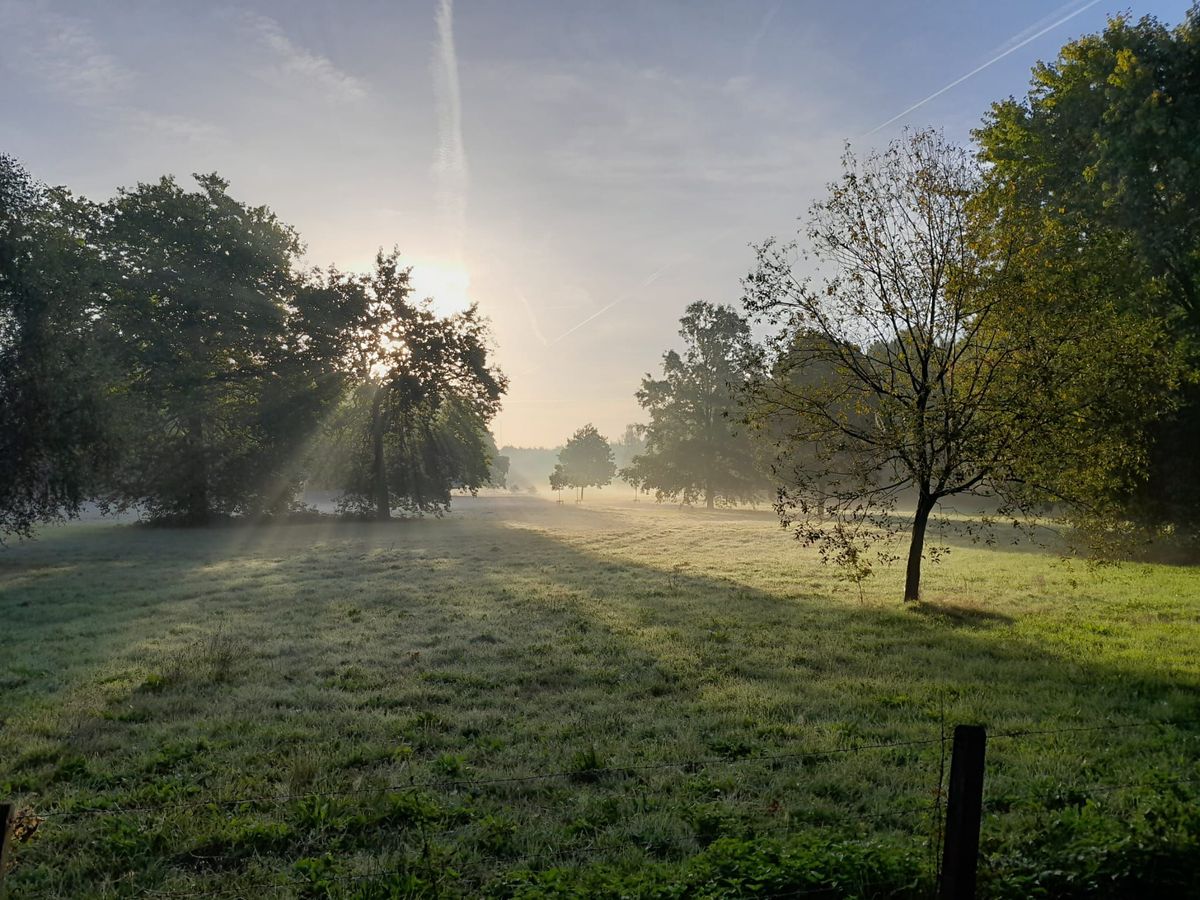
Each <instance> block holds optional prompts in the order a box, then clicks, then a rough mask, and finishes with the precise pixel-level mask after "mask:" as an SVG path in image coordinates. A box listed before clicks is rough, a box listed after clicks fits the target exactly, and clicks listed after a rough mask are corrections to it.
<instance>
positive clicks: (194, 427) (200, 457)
mask: <svg viewBox="0 0 1200 900" xmlns="http://www.w3.org/2000/svg"><path fill="white" fill-rule="evenodd" d="M187 434H188V436H187V440H188V444H189V450H190V453H189V454H188V455H189V457H190V460H189V466H190V468H191V473H190V478H189V484H188V491H187V500H186V503H187V511H186V513H185V515H186V516H187V520H188V521H189V522H191V523H192V524H193V525H203V524H204V523H205V522H207V521H208V453H207V452H206V450H205V448H204V416H203V415H201V414H200V413H192V414H191V415H189V416H188V425H187Z"/></svg>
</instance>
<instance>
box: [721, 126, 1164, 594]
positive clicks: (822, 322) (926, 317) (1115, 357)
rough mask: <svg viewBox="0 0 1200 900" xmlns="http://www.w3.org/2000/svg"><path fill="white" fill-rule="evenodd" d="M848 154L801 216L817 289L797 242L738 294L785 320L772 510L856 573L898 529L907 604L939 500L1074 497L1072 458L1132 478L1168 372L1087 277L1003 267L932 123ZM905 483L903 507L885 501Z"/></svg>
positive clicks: (1102, 478)
mask: <svg viewBox="0 0 1200 900" xmlns="http://www.w3.org/2000/svg"><path fill="white" fill-rule="evenodd" d="M844 167H845V171H844V174H843V176H842V178H841V180H839V181H838V182H836V183H834V184H833V185H831V186H830V193H829V196H828V197H827V198H826V199H825V200H822V201H820V202H818V203H816V204H814V205H813V207H812V211H811V214H810V220H809V227H808V233H807V235H808V239H809V243H810V245H811V254H812V257H811V262H813V263H815V265H816V267H817V270H818V272H819V273H821V274H823V276H824V281H823V284H822V285H821V286H820V287H814V286H813V285H812V284H811V282H809V281H808V280H806V279H803V278H801V277H799V276H797V275H796V273H795V269H794V258H795V252H794V247H792V246H780V245H778V244H776V243H774V242H772V241H768V242H766V243H764V244H763V245H761V246H760V248H759V251H758V267H757V269H756V271H755V272H754V273H753V274H752V275H751V276H750V277H749V278H748V279H747V282H746V288H747V294H746V300H745V302H746V306H747V308H748V309H749V310H750V311H751V312H752V313H754V314H756V315H758V316H760V317H762V318H763V319H765V320H767V321H769V322H771V323H773V324H774V325H776V326H777V332H776V334H775V335H774V337H773V338H772V340H771V342H770V345H769V349H770V357H771V358H770V360H769V368H768V369H767V373H766V374H765V375H764V376H763V377H762V379H761V380H760V381H758V382H756V383H755V384H753V385H752V386H751V392H750V393H751V405H752V408H755V409H758V410H759V411H760V414H762V415H765V416H766V417H768V418H772V417H773V418H774V419H775V421H774V422H773V423H771V429H769V430H773V431H774V433H775V434H776V435H777V436H778V437H779V439H780V445H781V451H782V455H783V456H784V457H786V455H787V453H788V451H789V450H791V449H795V451H796V452H797V454H798V455H799V456H800V458H801V459H802V460H803V464H802V465H797V466H795V467H793V468H792V469H790V470H788V475H789V478H788V479H787V481H786V482H785V484H784V485H783V487H782V488H781V489H780V492H779V500H778V506H777V509H778V512H779V514H780V518H781V521H782V522H783V523H784V524H785V525H786V526H791V527H793V528H794V529H795V533H796V536H797V538H799V539H800V540H801V541H803V542H804V543H805V544H809V545H815V546H817V547H818V548H819V549H820V550H821V551H822V554H823V555H824V556H825V557H826V558H827V559H828V558H832V559H834V560H836V561H837V562H840V563H843V564H845V565H846V566H848V567H850V568H851V569H853V570H855V572H856V574H858V575H861V574H862V573H863V571H864V568H865V567H866V566H867V565H868V562H867V557H866V555H865V551H866V549H867V548H868V547H870V546H871V545H872V544H873V543H874V542H876V541H880V540H882V541H883V544H882V547H883V548H884V549H883V550H882V551H878V552H880V553H881V555H882V556H883V558H885V559H886V558H889V556H890V550H889V549H888V547H889V544H890V540H889V539H890V538H892V537H893V536H895V535H896V534H897V532H898V531H899V530H901V529H905V530H907V531H908V532H909V547H908V553H907V566H906V572H905V584H904V599H905V600H906V601H915V600H917V599H918V598H919V596H920V585H921V562H922V559H923V558H924V556H925V555H926V552H927V551H926V533H927V528H928V525H929V522H930V518H931V516H932V514H933V513H934V510H935V508H936V507H937V505H938V503H939V501H941V500H943V499H944V498H946V497H951V496H955V495H962V494H973V495H977V496H983V497H987V498H991V499H993V500H995V501H996V502H997V503H999V505H1000V509H1001V511H1002V512H1003V513H1005V514H1007V515H1012V516H1014V517H1021V516H1023V515H1024V514H1026V513H1028V512H1029V511H1030V510H1031V508H1032V507H1033V506H1034V505H1035V504H1037V503H1039V502H1044V501H1045V500H1046V499H1047V498H1052V499H1057V500H1069V499H1073V498H1071V496H1070V493H1069V489H1070V485H1069V483H1068V482H1067V480H1066V479H1063V478H1061V477H1060V476H1061V473H1062V472H1064V471H1070V472H1074V473H1079V474H1081V475H1087V476H1088V477H1089V479H1090V483H1091V484H1101V483H1103V484H1107V485H1117V484H1122V483H1125V482H1126V481H1128V480H1131V479H1135V478H1136V477H1137V475H1138V474H1139V472H1138V461H1139V459H1140V458H1141V457H1142V454H1143V453H1144V445H1145V441H1144V431H1145V426H1146V425H1147V424H1148V423H1150V422H1152V421H1153V420H1154V419H1155V417H1156V416H1158V415H1159V414H1160V413H1161V411H1162V409H1163V408H1164V406H1169V391H1170V389H1171V387H1172V372H1173V370H1172V368H1171V366H1170V365H1169V361H1168V362H1164V356H1163V354H1162V352H1161V346H1160V345H1159V335H1158V333H1157V332H1156V331H1155V330H1154V329H1153V328H1150V329H1146V328H1144V327H1143V323H1142V322H1140V321H1138V320H1134V319H1130V318H1129V317H1123V316H1121V315H1120V314H1119V313H1118V312H1116V311H1114V310H1112V309H1110V308H1108V307H1106V306H1104V305H1102V304H1101V305H1096V304H1094V303H1093V302H1091V301H1092V299H1093V298H1092V297H1091V296H1090V295H1088V294H1087V293H1086V288H1087V285H1086V284H1082V283H1081V284H1080V285H1079V288H1080V292H1081V293H1080V294H1079V296H1078V297H1077V299H1076V302H1075V303H1074V304H1072V305H1071V306H1069V307H1067V306H1063V307H1060V308H1056V309H1045V308H1039V307H1037V306H1036V305H1034V304H1032V303H1031V302H1030V297H1029V295H1028V294H1027V293H1026V292H1025V291H1024V290H1023V286H1022V284H1021V282H1020V281H1019V280H1018V279H1015V278H1014V275H1013V273H1012V272H1010V270H1009V269H1008V266H1007V260H1008V259H1010V258H1011V256H1012V255H1013V253H1015V252H1019V249H1020V248H1019V247H1017V248H1014V247H1012V246H1009V245H1007V244H1003V243H1001V244H990V243H989V237H988V236H989V235H990V234H991V232H988V231H987V226H988V225H989V224H990V222H988V221H987V220H986V219H985V220H983V222H982V224H980V221H979V220H977V219H976V217H975V216H974V215H973V213H972V210H971V199H972V197H973V196H974V194H975V191H976V190H977V188H978V185H979V177H980V174H979V171H978V167H977V165H976V164H975V162H974V161H973V160H972V159H971V157H970V156H969V155H968V154H967V153H966V152H965V151H963V150H961V149H958V148H956V147H954V146H952V145H950V144H948V143H947V142H946V141H945V140H944V139H943V138H942V137H941V136H940V135H938V134H937V133H935V132H917V133H912V134H910V135H908V136H907V137H906V138H905V139H903V140H899V141H895V142H893V143H892V144H891V145H890V146H889V147H888V149H887V150H885V151H883V152H881V153H875V154H872V155H870V156H868V157H867V158H866V159H865V160H864V161H862V162H861V163H860V162H859V161H858V160H857V159H856V158H855V157H854V156H852V155H851V154H850V153H849V152H847V155H846V158H845V164H844ZM980 230H983V231H984V232H985V234H984V235H983V236H981V235H980V234H979V232H980ZM780 471H781V472H782V471H785V470H782V469H781V470H780ZM902 498H904V499H908V500H910V501H911V502H912V503H913V507H914V508H913V513H912V515H911V517H907V518H906V517H899V516H897V515H896V512H897V503H898V501H899V500H900V499H902ZM830 520H832V521H830Z"/></svg>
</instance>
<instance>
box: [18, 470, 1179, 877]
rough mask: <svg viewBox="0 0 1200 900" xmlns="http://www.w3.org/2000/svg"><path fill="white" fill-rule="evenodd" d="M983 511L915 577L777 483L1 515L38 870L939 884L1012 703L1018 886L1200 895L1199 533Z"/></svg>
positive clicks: (1008, 857)
mask: <svg viewBox="0 0 1200 900" xmlns="http://www.w3.org/2000/svg"><path fill="white" fill-rule="evenodd" d="M947 541H948V542H949V543H950V545H951V552H950V553H949V554H948V556H947V557H946V558H945V559H944V560H943V561H942V562H940V563H939V564H937V565H929V566H928V567H927V575H926V581H925V591H924V600H923V602H922V603H921V604H919V605H910V606H907V607H906V606H904V605H903V604H901V603H900V601H899V597H900V591H901V579H902V572H901V571H900V570H899V568H897V569H894V570H892V569H887V570H883V571H881V572H880V573H879V575H878V576H877V577H876V578H873V579H871V580H869V581H868V582H866V583H865V584H864V585H863V586H862V588H861V590H860V588H859V587H858V586H856V585H853V584H848V583H846V582H843V581H840V580H838V579H837V577H836V572H835V571H833V570H831V569H829V568H826V567H824V566H822V565H821V564H820V562H819V560H818V559H817V558H816V556H815V555H814V554H812V553H810V552H809V551H806V550H804V549H803V548H802V547H800V546H798V545H797V544H796V542H795V541H793V540H791V539H790V538H789V536H788V535H787V534H786V533H785V532H783V531H781V530H780V528H779V526H778V523H777V522H776V520H775V518H774V516H773V515H772V514H771V513H770V511H769V510H758V511H753V510H740V511H720V510H718V511H716V512H711V513H706V512H704V511H703V510H690V509H680V508H678V507H674V506H659V505H657V504H654V503H652V502H646V501H642V502H640V503H632V502H625V501H618V500H617V499H615V497H614V496H612V495H611V494H608V493H607V492H606V494H605V495H599V496H595V497H589V498H587V501H586V502H585V503H583V504H579V505H577V504H574V503H571V502H568V503H565V504H561V505H559V504H555V503H552V502H548V501H546V500H542V499H537V498H532V497H507V496H495V497H479V498H463V499H461V500H457V499H456V501H455V509H454V512H452V513H451V514H450V515H449V516H446V517H444V518H440V519H438V518H426V519H422V520H417V521H397V522H393V523H384V524H374V523H372V524H365V523H350V522H334V521H322V522H315V523H312V524H296V525H288V526H276V527H270V528H267V527H251V526H242V527H235V526H227V527H221V528H208V529H186V530H181V529H163V528H150V527H144V526H133V525H127V524H126V525H122V524H117V525H114V524H103V523H101V524H75V525H70V526H66V527H61V528H54V529H49V530H47V531H45V532H44V533H43V534H42V535H41V537H40V538H39V539H38V540H36V541H34V542H26V543H20V544H16V545H12V546H9V547H7V548H5V549H3V550H0V622H2V623H3V627H2V631H3V634H4V638H5V640H4V645H3V653H2V654H0V717H2V722H0V793H2V795H3V797H5V798H10V799H12V800H13V801H14V802H16V804H17V806H18V808H19V810H20V811H21V814H22V816H23V818H22V819H21V820H20V822H19V827H18V839H19V840H18V842H17V844H16V845H15V847H14V850H13V854H12V867H11V871H10V872H9V874H8V878H7V882H6V883H7V885H8V886H9V888H10V893H11V896H14V897H80V896H135V895H136V896H180V895H182V896H189V895H191V896H331V897H351V896H353V897H408V896H439V897H452V896H475V895H490V896H513V897H516V896H522V897H533V896H603V895H611V896H664V897H665V896H689V897H703V896H711V897H716V896H738V895H753V896H827V897H926V896H929V892H930V889H931V885H932V872H933V868H934V865H935V861H936V860H935V856H936V847H937V839H936V836H937V829H938V821H939V815H940V814H939V809H940V801H941V795H940V793H939V788H938V786H939V784H940V783H942V782H943V781H944V775H945V771H944V770H945V766H946V754H945V745H944V743H943V741H942V740H941V738H942V737H943V735H944V734H945V733H946V732H947V731H949V730H950V729H951V728H952V727H953V725H954V724H956V723H982V724H985V725H986V726H987V728H988V729H989V734H990V740H989V751H988V770H987V781H986V785H985V789H986V795H985V801H986V808H985V819H984V823H983V848H982V849H983V857H982V863H981V874H980V877H981V893H982V895H983V896H986V897H1024V896H1039V895H1040V896H1125V895H1127V894H1128V892H1129V891H1130V890H1132V889H1133V888H1134V886H1137V887H1138V889H1140V890H1143V891H1148V892H1149V893H1146V896H1176V897H1180V896H1189V895H1190V896H1197V893H1196V892H1197V891H1198V890H1200V888H1197V884H1198V883H1200V693H1198V689H1200V570H1197V569H1194V568H1186V567H1169V566H1160V565H1143V564H1126V565H1122V566H1118V567H1112V568H1102V569H1092V568H1089V567H1087V566H1085V565H1083V564H1081V563H1078V562H1074V563H1068V562H1066V561H1064V560H1063V559H1061V558H1060V557H1059V556H1058V555H1057V554H1056V553H1055V552H1054V551H1053V549H1052V548H1051V549H1047V548H1044V547H1039V546H1032V545H1017V546H1012V545H998V546H995V547H982V546H976V545H972V544H970V543H969V542H966V541H962V540H959V539H958V538H957V537H954V536H949V537H948V538H947ZM884 745H887V746H884ZM1156 890H1157V891H1158V893H1155V891H1156ZM1189 892H1190V893H1189Z"/></svg>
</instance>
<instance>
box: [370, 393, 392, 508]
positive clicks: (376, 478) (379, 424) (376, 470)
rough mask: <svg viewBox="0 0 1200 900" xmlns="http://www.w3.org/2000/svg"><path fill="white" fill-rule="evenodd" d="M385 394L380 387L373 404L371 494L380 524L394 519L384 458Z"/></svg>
mask: <svg viewBox="0 0 1200 900" xmlns="http://www.w3.org/2000/svg"><path fill="white" fill-rule="evenodd" d="M383 393H384V391H383V388H382V387H380V388H379V390H378V391H376V392H375V399H374V401H372V403H371V451H372V458H371V482H372V483H371V492H372V493H373V494H374V495H375V518H376V519H377V520H378V521H380V522H386V521H388V520H389V519H390V518H391V517H392V498H391V496H390V495H389V494H388V483H387V467H386V465H385V460H384V456H383V424H384V423H383Z"/></svg>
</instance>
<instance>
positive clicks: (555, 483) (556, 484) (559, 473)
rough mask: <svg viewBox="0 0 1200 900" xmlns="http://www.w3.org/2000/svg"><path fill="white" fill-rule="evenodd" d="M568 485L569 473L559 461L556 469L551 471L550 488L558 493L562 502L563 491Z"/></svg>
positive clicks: (559, 500)
mask: <svg viewBox="0 0 1200 900" xmlns="http://www.w3.org/2000/svg"><path fill="white" fill-rule="evenodd" d="M566 486H567V473H566V472H565V471H564V469H563V467H562V463H559V464H558V465H556V466H555V467H554V471H553V472H551V473H550V490H552V491H554V493H556V494H558V502H559V503H562V492H563V489H564V488H565V487H566Z"/></svg>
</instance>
